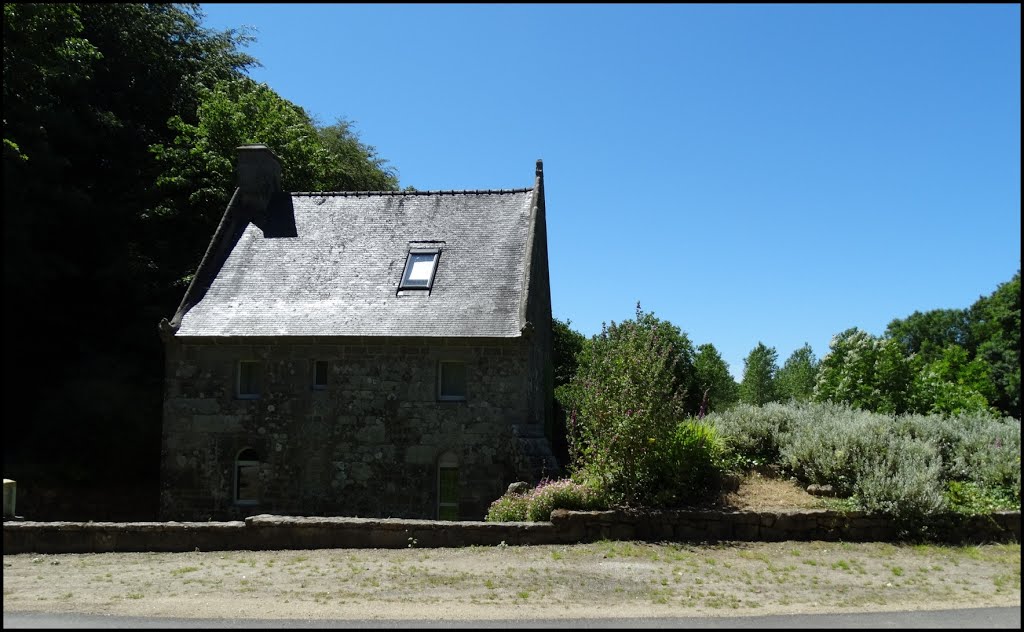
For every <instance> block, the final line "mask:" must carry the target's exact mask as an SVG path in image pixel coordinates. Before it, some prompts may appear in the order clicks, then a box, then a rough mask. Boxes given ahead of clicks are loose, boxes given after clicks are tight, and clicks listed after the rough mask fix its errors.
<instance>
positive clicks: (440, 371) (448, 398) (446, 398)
mask: <svg viewBox="0 0 1024 632" xmlns="http://www.w3.org/2000/svg"><path fill="white" fill-rule="evenodd" d="M454 364H458V365H461V366H462V373H463V375H462V394H461V395H451V394H447V393H445V392H444V367H445V365H454ZM468 391H469V365H468V363H466V362H464V361H462V360H438V362H437V399H438V401H442V402H464V401H466V394H467V392H468Z"/></svg>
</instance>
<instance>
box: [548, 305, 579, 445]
mask: <svg viewBox="0 0 1024 632" xmlns="http://www.w3.org/2000/svg"><path fill="white" fill-rule="evenodd" d="M551 334H552V335H551V347H552V354H551V355H552V358H551V361H552V365H553V367H554V386H555V403H554V420H553V424H552V426H553V427H552V433H551V436H550V437H549V439H550V440H551V447H552V449H553V450H554V452H555V457H556V458H558V462H559V463H561V464H563V465H567V464H568V463H569V443H568V438H567V436H566V432H567V426H566V421H567V414H568V413H567V407H566V405H565V401H566V399H567V397H566V395H565V389H566V387H567V385H568V384H569V382H570V381H572V378H573V377H574V376H575V375H576V368H577V366H578V365H579V361H578V360H577V359H576V358H577V356H578V355H579V353H580V351H582V350H583V344H584V342H585V341H586V337H585V336H584V335H583V334H581V333H580V332H578V331H576V330H575V329H573V328H572V321H571V320H568V319H566V320H564V321H562V320H559V319H557V318H552V319H551Z"/></svg>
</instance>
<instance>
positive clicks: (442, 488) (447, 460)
mask: <svg viewBox="0 0 1024 632" xmlns="http://www.w3.org/2000/svg"><path fill="white" fill-rule="evenodd" d="M437 519H438V520H458V519H459V462H458V460H457V459H456V458H455V455H454V454H452V453H451V452H446V453H445V454H444V455H442V456H441V458H440V459H439V460H438V462H437Z"/></svg>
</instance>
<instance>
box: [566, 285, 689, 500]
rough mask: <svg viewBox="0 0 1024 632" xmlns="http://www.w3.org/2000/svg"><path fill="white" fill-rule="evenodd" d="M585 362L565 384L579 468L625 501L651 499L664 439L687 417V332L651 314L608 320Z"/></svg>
mask: <svg viewBox="0 0 1024 632" xmlns="http://www.w3.org/2000/svg"><path fill="white" fill-rule="evenodd" d="M578 359H579V368H578V369H577V372H576V375H575V376H574V377H573V379H572V381H571V382H570V383H569V384H568V385H567V387H566V388H564V389H563V390H562V391H560V392H561V393H562V396H563V397H565V398H566V400H567V404H568V408H569V410H570V414H569V428H568V435H569V448H570V455H571V457H572V461H573V466H574V469H575V470H576V471H578V472H584V473H585V475H586V476H587V477H590V478H594V479H596V480H597V481H598V482H599V486H600V487H601V488H602V489H603V490H605V491H606V493H608V494H609V495H610V497H611V498H612V499H613V500H614V501H615V502H618V503H623V504H627V505H643V504H648V503H650V502H651V500H652V497H653V494H654V492H655V491H656V490H657V487H658V483H659V482H658V480H657V477H658V472H659V469H660V465H659V459H660V458H661V456H662V452H663V451H662V450H661V449H660V446H663V445H665V444H667V443H668V442H669V441H670V440H671V437H672V433H673V432H674V431H675V425H676V422H677V420H678V419H681V418H683V416H684V415H683V412H684V408H685V406H684V397H685V395H686V390H685V381H684V380H683V379H681V378H680V374H679V371H678V367H679V363H680V362H685V363H687V364H690V363H692V348H691V347H690V343H689V340H688V339H687V338H686V336H685V334H682V332H680V331H679V328H678V327H675V326H674V325H672V324H671V323H668V322H665V321H661V320H659V319H657V318H655V317H654V315H653V314H651V313H644V312H643V311H642V310H641V309H640V306H639V305H637V312H636V320H628V321H625V322H623V323H620V324H616V323H614V322H613V323H612V324H611V325H610V326H605V327H602V330H601V333H600V334H599V335H597V336H594V337H593V338H592V339H591V340H589V341H587V343H586V344H585V345H584V346H583V349H582V351H581V352H580V353H579V355H578Z"/></svg>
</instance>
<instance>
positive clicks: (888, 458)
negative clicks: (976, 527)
mask: <svg viewBox="0 0 1024 632" xmlns="http://www.w3.org/2000/svg"><path fill="white" fill-rule="evenodd" d="M855 446H856V450H857V454H856V455H855V456H854V470H855V472H854V477H855V480H854V483H853V495H854V496H855V497H856V498H857V499H858V502H859V504H860V506H861V507H862V508H863V509H864V510H866V511H867V512H869V513H881V514H886V515H889V516H892V517H893V518H896V519H897V520H900V521H903V522H907V523H909V522H912V521H915V520H919V519H920V518H923V517H924V516H927V515H929V514H933V513H936V512H938V511H941V510H943V509H945V507H946V501H945V496H944V494H943V484H942V480H941V472H942V463H941V459H940V457H939V453H938V450H937V449H936V447H935V445H934V444H933V443H931V442H927V441H919V440H915V439H912V438H910V437H907V436H906V435H899V434H896V433H894V432H892V431H891V430H890V429H887V428H885V427H884V426H882V425H880V424H875V425H873V426H872V427H871V428H870V429H869V431H868V432H866V433H865V434H864V435H862V436H861V437H859V438H858V440H857V442H856V443H855Z"/></svg>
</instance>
